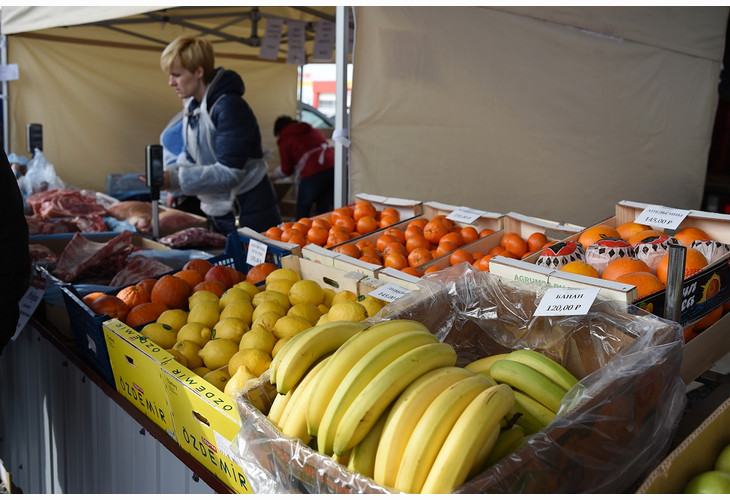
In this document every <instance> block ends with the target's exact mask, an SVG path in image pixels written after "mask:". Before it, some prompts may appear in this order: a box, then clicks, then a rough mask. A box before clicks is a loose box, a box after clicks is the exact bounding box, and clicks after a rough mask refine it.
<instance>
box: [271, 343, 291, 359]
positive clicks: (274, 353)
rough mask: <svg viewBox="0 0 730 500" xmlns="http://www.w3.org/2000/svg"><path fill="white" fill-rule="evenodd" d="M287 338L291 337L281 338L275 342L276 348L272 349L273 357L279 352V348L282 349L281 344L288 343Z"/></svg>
mask: <svg viewBox="0 0 730 500" xmlns="http://www.w3.org/2000/svg"><path fill="white" fill-rule="evenodd" d="M287 340H289V339H279V340H277V341H276V344H274V348H273V349H272V350H271V358H272V359H273V358H275V357H276V353H277V352H279V349H281V346H283V345H284V344H286V342H287Z"/></svg>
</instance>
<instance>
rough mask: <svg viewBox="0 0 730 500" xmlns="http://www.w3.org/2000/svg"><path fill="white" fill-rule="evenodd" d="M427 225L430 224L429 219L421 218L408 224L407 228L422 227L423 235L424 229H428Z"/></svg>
mask: <svg viewBox="0 0 730 500" xmlns="http://www.w3.org/2000/svg"><path fill="white" fill-rule="evenodd" d="M426 224H428V219H427V218H425V217H419V218H417V219H413V220H411V221H410V222H408V224H407V225H406V227H411V226H416V227H420V228H421V234H423V228H424V227H426Z"/></svg>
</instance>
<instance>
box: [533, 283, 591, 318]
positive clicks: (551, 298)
mask: <svg viewBox="0 0 730 500" xmlns="http://www.w3.org/2000/svg"><path fill="white" fill-rule="evenodd" d="M597 296H598V288H548V289H547V290H546V291H545V295H543V296H542V300H541V301H540V303H539V304H538V306H537V310H536V311H535V314H534V316H579V315H583V314H586V313H587V312H588V310H589V309H590V308H591V305H592V304H593V301H594V300H596V297H597Z"/></svg>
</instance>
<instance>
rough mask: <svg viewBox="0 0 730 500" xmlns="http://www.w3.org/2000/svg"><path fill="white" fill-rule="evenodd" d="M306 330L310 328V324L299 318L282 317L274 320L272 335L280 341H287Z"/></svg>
mask: <svg viewBox="0 0 730 500" xmlns="http://www.w3.org/2000/svg"><path fill="white" fill-rule="evenodd" d="M308 328H312V323H310V322H309V321H307V320H306V319H304V318H302V317H301V316H282V317H281V318H279V319H277V320H276V324H274V330H273V333H274V335H276V336H277V337H278V338H280V339H283V338H287V339H288V338H291V337H293V336H294V335H296V334H297V333H299V332H301V331H303V330H306V329H308Z"/></svg>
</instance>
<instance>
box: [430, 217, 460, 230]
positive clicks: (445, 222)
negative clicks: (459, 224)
mask: <svg viewBox="0 0 730 500" xmlns="http://www.w3.org/2000/svg"><path fill="white" fill-rule="evenodd" d="M431 220H432V221H438V222H441V223H442V224H443V225H444V226H446V229H448V230H449V231H452V230H453V229H454V227H455V226H454V221H452V220H451V219H447V218H446V215H444V214H439V215H434V216H433V218H432V219H431Z"/></svg>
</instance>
